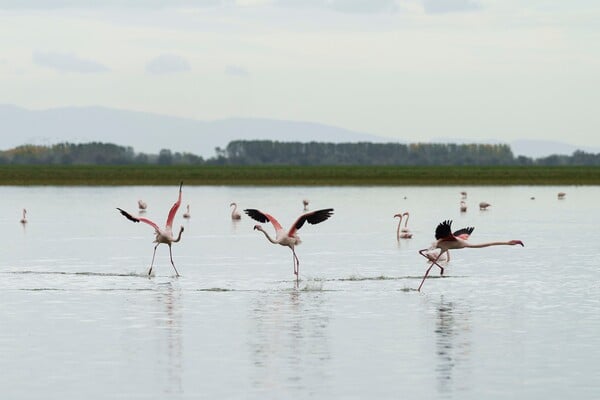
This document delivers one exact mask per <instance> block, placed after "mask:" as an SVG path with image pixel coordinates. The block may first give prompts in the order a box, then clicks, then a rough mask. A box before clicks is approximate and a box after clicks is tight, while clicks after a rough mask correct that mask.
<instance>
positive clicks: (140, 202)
mask: <svg viewBox="0 0 600 400" xmlns="http://www.w3.org/2000/svg"><path fill="white" fill-rule="evenodd" d="M147 207H148V204H146V202H145V201H144V200H138V208H139V209H140V211H145V210H146V208H147Z"/></svg>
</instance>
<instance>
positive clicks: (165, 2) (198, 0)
mask: <svg viewBox="0 0 600 400" xmlns="http://www.w3.org/2000/svg"><path fill="white" fill-rule="evenodd" d="M225 2H227V1H226V0H103V1H98V0H0V9H45V10H49V9H50V10H51V9H60V8H78V9H88V8H111V7H115V8H148V9H154V8H170V7H210V6H215V5H220V4H223V3H225Z"/></svg>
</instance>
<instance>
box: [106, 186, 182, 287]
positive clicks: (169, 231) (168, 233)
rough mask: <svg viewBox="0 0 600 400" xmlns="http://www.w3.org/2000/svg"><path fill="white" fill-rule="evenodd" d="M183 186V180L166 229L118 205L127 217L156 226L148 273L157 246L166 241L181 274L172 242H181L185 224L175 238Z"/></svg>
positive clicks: (149, 272) (150, 271)
mask: <svg viewBox="0 0 600 400" xmlns="http://www.w3.org/2000/svg"><path fill="white" fill-rule="evenodd" d="M182 186H183V182H181V184H180V185H179V197H178V198H177V201H176V202H175V204H173V206H172V207H171V210H170V211H169V215H168V217H167V223H166V225H165V228H164V229H161V228H160V227H159V226H158V225H157V224H156V223H155V222H154V221H151V220H149V219H148V218H144V217H134V216H132V215H131V214H129V213H128V212H127V211H124V210H122V209H120V208H118V207H117V210H119V211H120V212H121V214H123V216H124V217H125V218H127V219H128V220H130V221H133V222H143V223H145V224H148V225H150V226H151V227H153V228H154V232H155V234H156V239H154V242H153V243H156V246H154V252H153V253H152V262H151V263H150V269H149V270H148V275H151V274H152V267H153V265H154V256H156V248H157V247H158V245H159V244H161V243H164V244H166V245H167V246H169V256H170V257H171V265H172V266H173V269H174V270H175V274H176V275H177V276H179V272H177V268H175V263H174V262H173V252H172V251H171V244H173V243H177V242H179V241H180V240H181V233H182V232H183V226H182V227H181V228H179V235H178V236H177V239H174V238H173V219H175V214H176V213H177V210H178V209H179V206H180V205H181V187H182Z"/></svg>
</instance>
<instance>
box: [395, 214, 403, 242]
mask: <svg viewBox="0 0 600 400" xmlns="http://www.w3.org/2000/svg"><path fill="white" fill-rule="evenodd" d="M398 218H400V219H399V220H398V228H397V229H396V237H398V238H400V228H401V226H402V215H400V216H398Z"/></svg>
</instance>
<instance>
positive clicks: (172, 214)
mask: <svg viewBox="0 0 600 400" xmlns="http://www.w3.org/2000/svg"><path fill="white" fill-rule="evenodd" d="M182 186H183V182H181V183H180V184H179V197H178V198H177V201H176V202H175V204H173V207H171V210H169V216H168V217H167V228H171V227H172V226H173V220H174V219H175V214H177V210H178V209H179V206H180V205H181V187H182Z"/></svg>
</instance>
